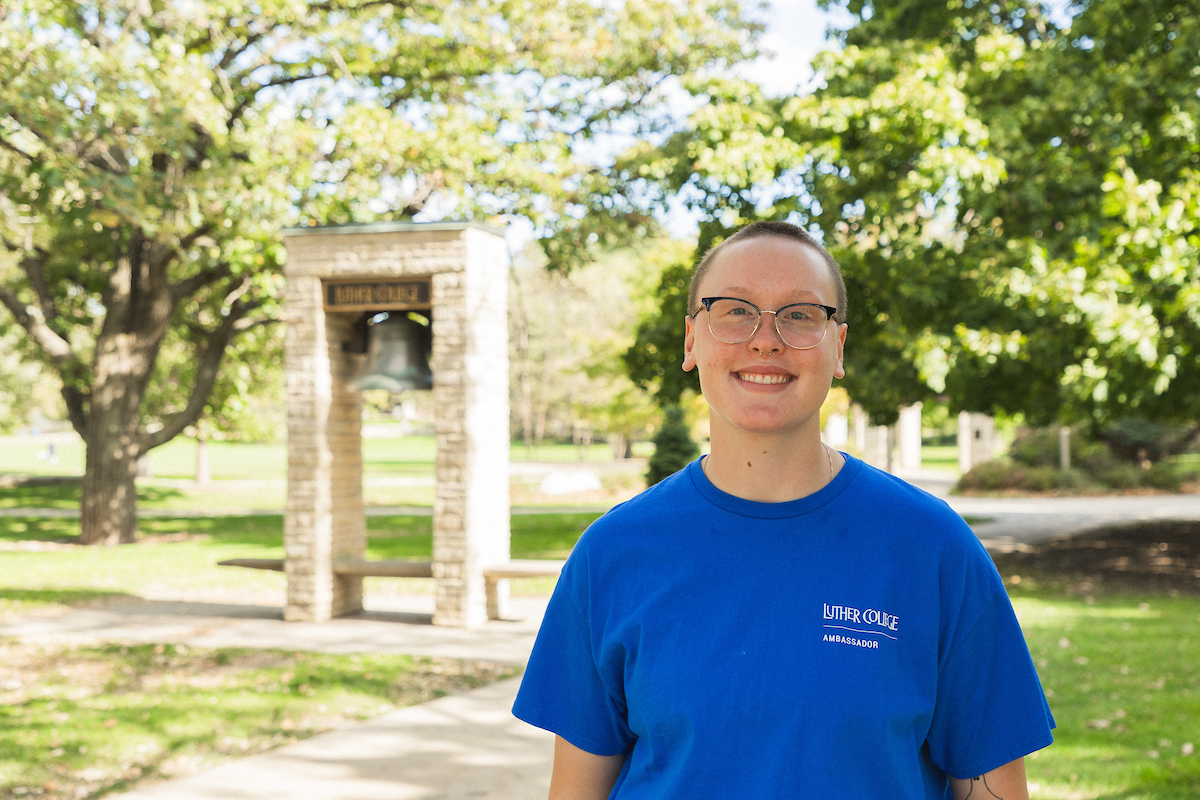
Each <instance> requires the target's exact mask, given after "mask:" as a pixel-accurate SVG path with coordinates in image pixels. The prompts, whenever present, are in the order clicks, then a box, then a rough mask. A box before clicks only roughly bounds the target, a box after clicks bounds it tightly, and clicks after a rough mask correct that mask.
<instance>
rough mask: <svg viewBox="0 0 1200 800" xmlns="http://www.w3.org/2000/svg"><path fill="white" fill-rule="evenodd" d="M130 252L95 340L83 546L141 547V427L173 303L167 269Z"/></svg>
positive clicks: (144, 445)
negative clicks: (154, 266) (152, 265)
mask: <svg viewBox="0 0 1200 800" xmlns="http://www.w3.org/2000/svg"><path fill="white" fill-rule="evenodd" d="M131 250H132V253H131V255H130V256H127V257H126V258H122V259H119V260H118V263H117V269H116V270H114V274H113V275H112V276H111V278H110V292H109V295H108V298H107V299H108V302H107V303H106V305H107V308H108V314H107V316H106V317H105V320H104V326H103V328H102V329H101V331H100V335H99V336H98V337H97V338H96V352H95V355H94V362H93V363H94V368H95V376H94V380H93V383H92V391H91V395H90V397H89V401H88V412H87V421H86V427H85V429H84V431H83V441H84V446H85V447H86V448H87V456H86V458H85V461H84V472H83V484H82V486H81V490H82V491H81V494H82V498H81V507H80V523H81V530H80V535H79V540H80V542H81V543H83V544H118V543H120V544H125V543H131V542H135V541H137V483H136V480H135V479H136V477H137V466H138V458H140V457H141V456H142V455H143V454H144V451H145V450H148V449H149V447H148V446H147V441H146V439H145V437H144V436H143V435H142V431H141V424H140V423H141V406H142V399H143V398H144V397H145V393H146V384H147V383H148V382H149V380H150V373H151V372H152V371H153V369H154V361H155V359H156V357H157V355H158V350H159V347H160V346H161V344H162V340H163V336H164V335H165V334H166V331H167V325H168V323H169V320H170V315H171V308H172V305H173V303H172V298H171V293H170V287H169V285H168V284H167V283H166V280H165V271H164V270H162V269H159V270H151V269H150V268H149V265H148V263H147V261H148V260H147V259H146V258H144V257H143V256H144V254H143V253H142V252H140V248H131Z"/></svg>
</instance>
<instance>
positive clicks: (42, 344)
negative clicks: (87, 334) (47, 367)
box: [0, 286, 74, 377]
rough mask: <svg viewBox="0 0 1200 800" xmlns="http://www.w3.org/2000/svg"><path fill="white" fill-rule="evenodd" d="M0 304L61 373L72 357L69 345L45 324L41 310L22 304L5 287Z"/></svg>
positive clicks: (1, 290) (0, 293) (14, 294)
mask: <svg viewBox="0 0 1200 800" xmlns="http://www.w3.org/2000/svg"><path fill="white" fill-rule="evenodd" d="M0 304H3V305H4V306H5V307H6V308H7V309H8V310H9V311H10V312H11V313H12V315H13V317H14V318H16V320H17V324H19V325H20V326H21V327H22V328H24V329H25V332H26V333H28V334H29V338H30V339H32V340H33V342H34V344H36V345H37V346H38V347H39V348H40V349H41V350H42V352H43V353H45V354H46V355H47V356H49V357H50V359H51V360H52V361H53V362H54V363H55V365H56V366H57V367H58V368H59V371H60V372H62V370H63V369H64V367H65V366H66V362H67V360H68V359H69V358H71V356H72V355H74V354H73V353H72V352H71V345H70V344H68V343H67V341H66V339H63V338H62V337H61V336H59V335H58V334H57V333H55V332H54V331H53V330H52V329H51V328H50V326H48V325H47V324H46V321H45V319H44V318H43V317H42V313H41V310H40V309H37V308H35V307H33V306H27V305H25V304H24V303H22V302H21V300H20V298H18V297H17V295H16V292H14V291H13V290H12V289H10V288H8V287H7V286H0ZM64 377H65V376H64Z"/></svg>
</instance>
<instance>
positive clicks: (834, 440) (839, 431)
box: [825, 414, 850, 450]
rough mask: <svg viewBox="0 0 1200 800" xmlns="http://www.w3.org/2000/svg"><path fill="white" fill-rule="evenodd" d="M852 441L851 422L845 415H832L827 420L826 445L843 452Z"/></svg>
mask: <svg viewBox="0 0 1200 800" xmlns="http://www.w3.org/2000/svg"><path fill="white" fill-rule="evenodd" d="M849 441H850V421H849V420H848V419H847V418H846V415H845V414H830V415H829V417H828V418H827V419H826V420H825V444H827V445H829V446H830V447H832V448H834V449H835V450H841V449H842V448H844V447H845V446H846V445H847V444H848V443H849Z"/></svg>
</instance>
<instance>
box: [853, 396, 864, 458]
mask: <svg viewBox="0 0 1200 800" xmlns="http://www.w3.org/2000/svg"><path fill="white" fill-rule="evenodd" d="M868 422H869V421H868V419H867V412H865V411H863V407H862V406H860V405H858V404H857V403H855V404H854V405H852V406H850V427H851V428H852V429H853V432H854V449H855V450H856V451H858V452H859V453H866V452H867V425H868Z"/></svg>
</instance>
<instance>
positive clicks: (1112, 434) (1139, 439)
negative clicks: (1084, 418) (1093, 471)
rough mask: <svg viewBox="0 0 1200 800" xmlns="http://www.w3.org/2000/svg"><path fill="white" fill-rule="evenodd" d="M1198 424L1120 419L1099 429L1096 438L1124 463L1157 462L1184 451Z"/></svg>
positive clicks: (1193, 438) (1192, 438)
mask: <svg viewBox="0 0 1200 800" xmlns="http://www.w3.org/2000/svg"><path fill="white" fill-rule="evenodd" d="M1198 432H1200V425H1197V424H1190V425H1166V424H1164V423H1161V422H1155V421H1153V420H1147V419H1139V418H1136V417H1122V418H1121V419H1118V420H1116V421H1115V422H1113V423H1111V424H1109V425H1106V426H1104V427H1103V428H1100V430H1099V434H1098V435H1099V437H1100V438H1101V439H1102V440H1103V441H1104V442H1105V443H1106V444H1108V446H1109V447H1111V448H1112V449H1113V451H1114V452H1116V453H1117V454H1118V455H1120V457H1121V458H1123V459H1125V460H1126V461H1134V462H1142V461H1150V462H1159V461H1162V460H1163V459H1164V458H1167V457H1168V456H1172V455H1177V454H1179V453H1181V452H1183V451H1184V450H1185V449H1186V448H1187V447H1188V445H1190V444H1191V443H1192V442H1194V441H1195V440H1196V434H1197V433H1198Z"/></svg>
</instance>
